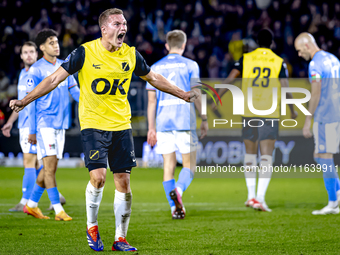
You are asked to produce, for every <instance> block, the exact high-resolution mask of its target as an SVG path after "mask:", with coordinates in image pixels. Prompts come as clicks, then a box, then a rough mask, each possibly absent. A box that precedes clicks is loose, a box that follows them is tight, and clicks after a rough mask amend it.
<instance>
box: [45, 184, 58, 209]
mask: <svg viewBox="0 0 340 255" xmlns="http://www.w3.org/2000/svg"><path fill="white" fill-rule="evenodd" d="M47 194H48V198H49V199H50V201H51V203H52V205H55V204H59V203H60V198H59V191H58V189H57V187H53V188H50V189H47Z"/></svg>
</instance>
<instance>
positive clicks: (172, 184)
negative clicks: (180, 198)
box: [163, 179, 175, 207]
mask: <svg viewBox="0 0 340 255" xmlns="http://www.w3.org/2000/svg"><path fill="white" fill-rule="evenodd" d="M163 187H164V191H165V195H166V199H168V202H169V205H170V207H172V206H175V202H174V201H172V199H171V197H170V191H172V190H173V189H175V179H171V180H168V181H165V182H163Z"/></svg>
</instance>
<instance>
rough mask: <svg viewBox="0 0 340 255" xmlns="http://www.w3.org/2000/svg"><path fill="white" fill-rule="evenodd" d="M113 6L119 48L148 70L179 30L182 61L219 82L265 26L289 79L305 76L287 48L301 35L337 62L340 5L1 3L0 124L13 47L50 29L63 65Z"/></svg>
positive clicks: (286, 1) (12, 75) (317, 1)
mask: <svg viewBox="0 0 340 255" xmlns="http://www.w3.org/2000/svg"><path fill="white" fill-rule="evenodd" d="M266 2H268V4H266ZM113 7H117V8H121V9H123V10H124V15H125V18H126V19H127V21H128V33H127V35H126V37H125V39H126V43H128V44H129V45H133V46H136V48H137V50H138V51H139V52H140V53H141V54H142V55H143V56H144V58H145V59H146V61H147V63H148V64H149V65H152V64H153V63H155V62H156V61H157V60H159V59H160V58H161V57H163V56H165V55H166V53H167V52H166V51H165V48H164V42H165V34H166V33H167V32H169V31H170V30H172V29H181V30H183V31H185V32H186V34H187V35H188V41H187V47H186V51H185V53H184V56H186V57H188V58H190V59H193V60H195V61H197V63H198V64H199V66H200V70H201V77H210V78H218V77H220V78H221V77H226V76H227V74H228V73H229V72H230V70H231V68H232V65H233V63H234V61H236V60H238V59H239V58H240V57H241V56H242V53H244V52H248V51H250V50H253V49H254V48H255V47H256V43H255V40H254V38H255V36H256V33H257V31H259V30H260V29H261V28H265V27H267V28H270V29H271V30H272V31H273V33H274V36H275V45H274V47H273V50H274V52H276V53H277V54H278V55H280V56H281V57H283V58H284V60H285V62H286V63H287V65H288V70H289V76H290V77H306V76H307V62H304V61H303V60H301V58H299V57H298V56H297V54H296V51H295V49H294V45H293V42H294V38H295V37H296V36H297V35H298V34H299V33H300V32H303V31H308V32H310V33H311V34H313V35H314V37H315V38H316V40H317V43H318V45H319V46H320V47H321V48H322V49H324V50H326V51H329V52H331V53H334V54H335V55H336V56H337V57H340V3H339V2H338V3H335V1H321V0H309V1H307V0H280V1H278V0H272V1H271V0H256V1H255V0H209V1H206V0H202V1H199V0H198V1H189V0H177V1H176V0H163V1H160V0H158V1H157V2H156V3H155V2H153V1H152V2H151V1H147V0H126V1H115V0H46V1H41V0H2V1H0V40H1V41H0V58H1V61H0V107H1V108H0V109H1V111H2V112H3V114H1V113H0V125H2V124H3V122H4V119H7V118H8V116H9V114H10V109H9V107H8V102H9V100H10V99H11V98H15V97H16V84H17V79H18V75H19V72H20V70H21V68H23V65H22V63H21V59H20V56H19V55H20V52H19V51H20V45H22V43H23V42H24V41H27V40H33V41H34V40H35V36H36V34H37V32H38V31H39V30H41V29H43V28H52V29H55V30H56V31H57V32H58V33H59V40H60V47H61V55H60V58H61V59H64V58H65V57H66V56H67V55H68V54H69V53H70V52H71V51H72V50H73V49H75V48H76V47H78V46H79V45H80V44H82V43H84V42H87V41H90V40H93V39H96V38H98V37H100V30H99V26H98V22H97V20H98V15H99V14H100V13H101V12H102V11H104V10H105V9H108V8H113ZM136 79H137V78H136ZM132 107H133V106H132Z"/></svg>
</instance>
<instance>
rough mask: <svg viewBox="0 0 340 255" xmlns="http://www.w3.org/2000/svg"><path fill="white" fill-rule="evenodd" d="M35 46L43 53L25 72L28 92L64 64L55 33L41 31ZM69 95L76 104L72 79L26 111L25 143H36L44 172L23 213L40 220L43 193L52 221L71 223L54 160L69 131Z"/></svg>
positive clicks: (74, 84)
mask: <svg viewBox="0 0 340 255" xmlns="http://www.w3.org/2000/svg"><path fill="white" fill-rule="evenodd" d="M36 44H37V46H38V47H39V48H40V50H41V51H42V52H43V57H42V58H41V59H40V60H38V61H37V62H36V63H34V64H33V65H32V66H31V68H30V69H29V72H28V75H27V84H26V88H27V91H28V92H30V91H32V90H33V89H34V88H35V87H36V86H37V85H38V84H39V83H40V82H41V81H42V80H43V79H44V78H46V77H47V76H49V75H50V74H51V73H53V72H54V71H55V70H57V69H58V67H59V66H60V65H61V63H63V62H64V61H63V60H60V59H57V56H59V43H58V38H57V33H56V32H55V31H54V30H52V29H43V30H41V31H40V32H39V33H38V35H37V38H36ZM64 80H65V79H64ZM69 92H70V93H71V95H72V96H73V98H74V99H75V100H76V101H79V88H78V86H77V82H76V81H75V79H74V78H73V76H70V77H69V78H68V79H66V80H65V81H64V82H62V83H61V84H60V85H59V86H58V88H57V89H56V90H54V91H53V92H51V93H48V94H47V93H46V94H45V95H44V96H43V97H41V98H39V99H37V101H34V102H33V103H32V104H30V105H29V107H28V112H29V116H30V117H29V118H28V121H29V135H28V142H30V143H31V144H36V143H38V159H41V158H42V160H43V165H44V168H43V169H42V170H41V171H40V173H39V175H38V177H37V181H36V184H35V186H34V188H33V192H32V194H31V196H30V199H29V200H28V202H27V205H26V206H25V207H24V212H25V213H27V214H29V215H32V216H34V217H36V218H40V219H48V218H49V217H47V216H45V215H43V214H42V212H41V211H40V209H39V208H38V202H39V200H40V198H41V196H42V194H43V192H44V190H45V189H46V190H47V194H48V197H49V199H50V201H51V203H52V206H53V209H54V211H55V214H56V215H55V220H64V221H70V220H72V218H71V217H70V216H68V215H67V214H66V213H65V211H64V208H63V206H62V205H61V201H60V197H59V192H58V189H57V183H56V177H55V173H56V171H57V165H58V160H59V159H61V158H62V154H63V150H64V143H65V129H67V128H69V124H70V123H69V114H70V112H69V104H70V102H69ZM34 116H35V117H34Z"/></svg>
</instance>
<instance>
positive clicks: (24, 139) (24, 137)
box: [19, 127, 37, 154]
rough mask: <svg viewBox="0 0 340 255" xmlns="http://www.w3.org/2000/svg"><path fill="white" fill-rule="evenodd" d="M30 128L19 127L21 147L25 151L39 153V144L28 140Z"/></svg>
mask: <svg viewBox="0 0 340 255" xmlns="http://www.w3.org/2000/svg"><path fill="white" fill-rule="evenodd" d="M28 135H29V128H28V127H26V128H20V129H19V139H20V147H21V150H22V152H23V153H31V154H37V145H35V144H30V143H29V142H28Z"/></svg>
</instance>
